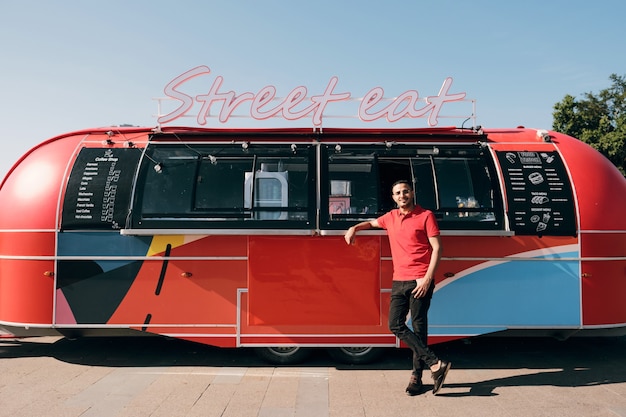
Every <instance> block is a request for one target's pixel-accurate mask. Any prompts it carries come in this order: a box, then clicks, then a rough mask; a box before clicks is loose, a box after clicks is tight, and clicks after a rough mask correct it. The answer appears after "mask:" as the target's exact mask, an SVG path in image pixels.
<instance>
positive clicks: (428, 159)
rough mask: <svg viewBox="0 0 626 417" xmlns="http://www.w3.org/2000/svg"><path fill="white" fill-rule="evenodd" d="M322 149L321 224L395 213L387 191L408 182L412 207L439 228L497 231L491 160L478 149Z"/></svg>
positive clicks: (497, 202)
mask: <svg viewBox="0 0 626 417" xmlns="http://www.w3.org/2000/svg"><path fill="white" fill-rule="evenodd" d="M338 149H339V148H337V147H335V148H333V147H330V146H329V147H327V148H326V152H327V162H328V178H327V181H326V182H324V183H323V185H324V186H326V188H323V190H324V191H325V192H324V193H323V195H324V196H327V202H326V201H322V204H321V205H322V207H324V208H326V207H328V211H327V212H326V215H325V216H323V218H322V225H324V227H326V228H329V229H343V228H345V227H346V222H352V223H354V222H356V221H363V220H367V219H372V218H376V217H378V216H380V215H382V214H384V213H386V212H387V211H389V210H391V209H393V208H395V203H394V201H393V199H392V198H391V187H392V185H393V183H395V182H396V181H398V180H403V179H404V180H408V181H411V182H412V183H413V186H414V188H415V191H416V202H417V203H418V204H419V205H421V206H422V207H424V208H427V209H429V210H432V211H433V212H434V213H435V214H436V216H437V219H438V221H439V223H440V227H441V228H442V229H449V230H456V229H460V230H470V229H479V230H485V229H502V228H503V221H502V218H503V210H502V204H501V197H500V195H501V193H500V191H499V186H498V183H497V180H496V176H495V174H494V172H495V171H494V168H493V161H492V160H491V157H490V155H489V154H488V153H484V154H483V151H482V150H481V149H480V148H479V147H478V145H469V146H468V147H463V148H460V147H458V146H457V147H451V146H450V147H446V146H441V147H437V148H433V147H432V146H430V147H427V146H424V145H422V146H419V145H415V146H412V145H394V146H393V147H391V148H388V147H387V146H385V145H371V146H360V147H359V146H350V145H346V146H342V147H341V148H340V152H339V151H338Z"/></svg>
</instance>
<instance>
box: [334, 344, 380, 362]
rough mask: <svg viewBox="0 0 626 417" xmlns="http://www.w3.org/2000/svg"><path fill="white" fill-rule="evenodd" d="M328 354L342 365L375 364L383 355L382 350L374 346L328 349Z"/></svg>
mask: <svg viewBox="0 0 626 417" xmlns="http://www.w3.org/2000/svg"><path fill="white" fill-rule="evenodd" d="M328 354H329V355H330V356H331V357H332V358H333V359H335V360H336V361H339V362H342V363H350V364H361V363H370V362H374V361H375V360H376V359H378V358H379V357H380V355H381V354H382V349H381V348H375V347H372V346H356V347H340V348H332V349H328Z"/></svg>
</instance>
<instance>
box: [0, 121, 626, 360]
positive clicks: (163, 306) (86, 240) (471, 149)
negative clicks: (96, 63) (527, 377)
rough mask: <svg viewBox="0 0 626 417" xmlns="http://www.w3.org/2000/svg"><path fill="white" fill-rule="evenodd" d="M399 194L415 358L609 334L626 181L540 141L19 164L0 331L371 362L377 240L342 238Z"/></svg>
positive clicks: (224, 135) (354, 139)
mask: <svg viewBox="0 0 626 417" xmlns="http://www.w3.org/2000/svg"><path fill="white" fill-rule="evenodd" d="M398 179H409V180H411V181H413V184H414V186H415V189H416V194H417V199H418V203H419V204H420V205H422V206H423V207H425V208H428V209H430V210H432V211H433V212H434V213H435V214H436V217H437V219H438V221H439V225H440V228H441V231H442V232H441V233H442V243H443V247H444V253H443V259H442V261H441V264H440V267H439V268H438V272H437V276H436V284H437V285H436V290H435V294H434V297H433V302H432V307H431V310H430V321H429V332H430V342H431V343H438V342H444V341H449V340H453V339H460V338H467V337H471V336H477V335H485V334H516V335H518V334H520V333H521V334H528V335H552V336H557V337H568V336H571V335H583V334H595V335H600V334H624V329H626V302H625V300H626V216H624V213H625V212H626V179H624V177H623V176H622V175H621V174H620V172H619V171H618V170H617V169H616V168H615V167H614V166H613V165H612V164H611V163H610V162H609V161H608V160H607V159H606V158H604V157H603V156H602V155H601V154H599V153H598V152H596V151H595V150H594V149H592V148H591V147H589V146H587V145H586V144H584V143H582V142H580V141H579V140H577V139H575V138H571V137H568V136H565V135H562V134H559V133H556V132H549V131H542V130H536V129H526V128H512V129H481V128H470V129H462V128H454V127H450V128H446V127H428V128H421V129H326V128H325V129H324V130H323V131H322V130H313V131H312V130H311V129H304V128H302V129H301V128H281V129H227V128H220V129H211V128H200V127H158V128H149V127H146V128H143V127H114V128H101V129H88V130H82V131H76V132H71V133H68V134H64V135H61V136H57V137H54V138H52V139H49V140H47V141H45V142H43V143H41V144H40V145H38V146H36V147H35V148H33V149H31V150H30V151H29V152H28V153H27V154H26V155H24V156H23V157H22V158H21V159H20V160H19V161H18V162H17V163H16V164H15V165H14V166H13V167H12V168H11V170H10V171H9V173H8V175H7V176H6V178H5V179H4V181H3V182H2V184H1V187H0V327H2V328H4V329H5V330H6V331H9V332H10V333H12V334H14V335H16V336H36V335H65V336H72V337H73V336H90V335H119V336H123V335H138V334H151V335H161V336H167V337H171V338H179V339H185V340H190V341H195V342H199V343H204V344H209V345H215V346H221V347H255V348H258V350H259V352H260V353H261V354H262V355H264V356H265V357H266V358H268V359H270V360H273V361H275V362H278V363H288V362H293V361H297V360H301V359H302V358H303V357H304V356H305V355H306V354H307V353H308V352H309V351H310V349H308V348H328V349H329V350H330V352H331V353H332V354H333V355H334V356H335V357H336V358H338V359H341V360H345V361H350V362H361V361H366V360H370V359H372V358H373V357H374V356H375V355H376V352H377V351H378V349H376V348H380V347H394V346H395V347H399V346H400V344H399V342H398V340H397V339H396V338H395V336H394V335H392V334H391V333H390V332H389V330H388V328H387V313H388V304H389V296H390V288H391V275H392V266H391V255H390V250H389V244H388V241H387V237H386V235H385V232H384V231H382V230H380V231H379V230H372V231H367V232H362V233H360V234H359V236H358V237H357V244H356V245H355V246H348V245H346V244H345V242H344V240H343V234H344V232H345V230H346V229H347V228H348V227H349V226H351V225H353V224H355V223H357V222H360V221H363V220H366V219H371V218H375V217H376V216H379V215H381V214H382V213H385V212H386V211H388V210H389V209H391V208H392V207H393V201H392V199H391V193H390V187H391V184H392V183H393V182H395V181H396V180H398Z"/></svg>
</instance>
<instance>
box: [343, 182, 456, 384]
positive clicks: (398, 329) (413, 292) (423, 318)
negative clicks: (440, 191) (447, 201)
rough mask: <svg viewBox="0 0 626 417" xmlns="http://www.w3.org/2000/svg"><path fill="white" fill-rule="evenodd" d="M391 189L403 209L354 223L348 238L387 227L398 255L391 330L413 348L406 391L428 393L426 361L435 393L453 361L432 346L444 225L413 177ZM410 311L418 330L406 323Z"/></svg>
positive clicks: (351, 240) (393, 253)
mask: <svg viewBox="0 0 626 417" xmlns="http://www.w3.org/2000/svg"><path fill="white" fill-rule="evenodd" d="M391 193H392V197H393V200H394V201H395V202H396V204H397V205H398V208H397V209H393V210H391V211H390V212H388V213H386V214H384V215H382V216H380V217H379V218H377V219H375V220H371V221H365V222H362V223H359V224H357V225H354V226H352V227H350V228H349V229H348V231H347V232H346V234H345V236H344V238H345V240H346V243H348V244H349V245H351V244H353V243H354V238H355V234H356V232H358V231H359V230H366V229H370V228H383V229H386V230H387V235H388V236H389V244H390V247H391V257H392V260H393V284H392V288H391V303H390V306H389V330H391V331H392V332H393V334H395V335H396V336H397V337H398V338H399V339H400V340H402V341H403V342H404V343H406V345H407V346H409V347H410V348H411V350H412V351H413V373H412V375H411V380H410V382H409V385H408V386H407V387H406V393H407V394H408V395H417V394H420V393H421V392H422V389H423V387H422V370H423V369H424V365H426V366H428V367H429V368H430V370H431V373H432V377H433V394H437V392H439V390H440V389H441V387H442V385H443V382H444V380H445V378H446V375H447V373H448V370H449V369H450V365H451V364H450V363H449V362H445V361H441V360H440V359H439V358H438V357H437V356H436V355H435V354H434V353H433V352H432V351H431V350H430V349H429V348H428V345H427V337H428V308H429V307H430V300H431V298H432V295H433V291H434V289H435V270H436V268H437V265H438V264H439V260H440V259H441V242H440V238H439V226H438V225H437V221H436V219H435V216H434V214H433V212H432V211H430V210H425V209H423V208H422V207H420V206H419V205H417V204H415V192H414V191H413V186H412V184H411V183H410V182H408V181H405V180H401V181H397V182H396V183H394V184H393V186H392V191H391ZM409 311H410V312H411V322H412V325H413V331H411V330H410V329H409V328H408V327H407V325H406V316H407V313H408V312H409Z"/></svg>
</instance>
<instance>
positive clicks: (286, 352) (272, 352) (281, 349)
mask: <svg viewBox="0 0 626 417" xmlns="http://www.w3.org/2000/svg"><path fill="white" fill-rule="evenodd" d="M254 351H255V352H256V354H257V355H258V356H259V357H260V358H261V359H263V360H265V361H267V362H269V363H273V364H275V365H292V364H296V363H300V362H303V361H304V360H305V359H306V358H308V357H309V356H310V355H311V349H308V348H302V347H299V346H270V347H262V348H255V350H254Z"/></svg>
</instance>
